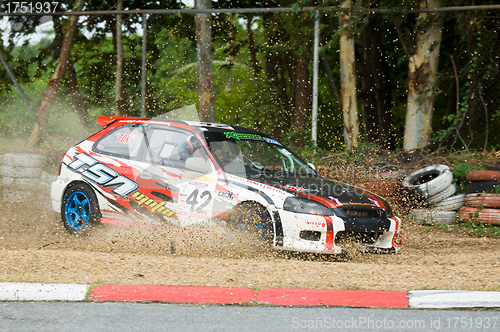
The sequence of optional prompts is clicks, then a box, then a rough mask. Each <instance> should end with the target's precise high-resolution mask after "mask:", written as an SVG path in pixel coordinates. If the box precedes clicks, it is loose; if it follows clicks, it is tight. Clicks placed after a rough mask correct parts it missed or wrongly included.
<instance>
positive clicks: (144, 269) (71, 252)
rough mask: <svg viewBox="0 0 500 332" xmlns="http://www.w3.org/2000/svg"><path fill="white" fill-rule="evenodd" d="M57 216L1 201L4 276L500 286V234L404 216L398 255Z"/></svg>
mask: <svg viewBox="0 0 500 332" xmlns="http://www.w3.org/2000/svg"><path fill="white" fill-rule="evenodd" d="M59 218H60V217H59V216H58V215H57V214H55V213H42V214H40V213H38V212H36V211H32V210H30V209H29V207H27V206H26V205H23V206H0V255H1V257H2V258H1V260H0V281H3V282H6V281H11V282H43V283H82V284H101V283H119V284H142V285H144V284H162V285H193V286H234V287H242V286H244V287H253V288H263V287H290V288H335V289H379V290H416V289H451V290H489V291H500V273H498V272H499V271H500V259H499V258H498V257H500V239H495V238H475V237H469V236H467V235H465V234H463V233H462V232H460V231H457V230H451V229H450V230H442V229H437V228H435V227H429V226H420V225H416V224H412V223H409V222H407V221H406V220H404V221H403V226H402V227H403V229H402V235H403V244H402V248H401V250H400V252H399V253H398V254H396V255H379V254H362V255H360V254H355V255H352V256H350V257H346V256H340V257H338V256H336V257H329V258H326V259H325V257H311V256H300V255H290V254H287V253H281V252H272V253H268V252H259V251H252V250H250V251H249V250H247V249H245V246H244V245H243V244H241V243H239V241H238V240H235V241H229V242H231V243H230V244H225V242H227V241H223V240H222V239H221V238H217V237H213V236H207V235H206V234H205V233H201V234H194V235H193V234H178V233H169V232H159V231H153V230H143V229H138V228H124V227H116V226H104V227H101V228H99V229H98V230H97V231H96V232H95V234H93V235H91V236H89V237H84V238H82V237H74V236H71V235H69V234H67V233H66V231H65V230H64V229H63V228H62V226H61V225H62V224H61V222H60V221H59V220H60V219H59ZM173 249H174V250H173ZM173 251H174V252H175V253H172V252H173Z"/></svg>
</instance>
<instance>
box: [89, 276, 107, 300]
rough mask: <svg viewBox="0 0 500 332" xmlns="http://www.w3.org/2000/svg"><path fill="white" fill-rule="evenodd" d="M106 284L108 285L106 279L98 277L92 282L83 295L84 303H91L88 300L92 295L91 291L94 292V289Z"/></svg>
mask: <svg viewBox="0 0 500 332" xmlns="http://www.w3.org/2000/svg"><path fill="white" fill-rule="evenodd" d="M108 283H109V281H108V280H107V279H106V278H104V277H99V278H98V279H97V280H96V281H94V282H92V283H91V284H90V285H89V289H88V290H87V294H86V295H85V300H84V302H91V301H92V300H91V299H90V296H91V295H92V291H93V290H94V288H95V287H99V286H102V285H106V284H108Z"/></svg>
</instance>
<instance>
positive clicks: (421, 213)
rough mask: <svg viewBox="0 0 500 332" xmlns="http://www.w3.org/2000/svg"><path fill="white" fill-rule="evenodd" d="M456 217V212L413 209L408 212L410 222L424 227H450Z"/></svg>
mask: <svg viewBox="0 0 500 332" xmlns="http://www.w3.org/2000/svg"><path fill="white" fill-rule="evenodd" d="M456 215H457V212H456V211H440V210H433V209H414V210H412V211H411V212H410V220H413V221H416V222H418V223H420V224H424V225H451V224H452V223H453V221H454V220H455V216H456Z"/></svg>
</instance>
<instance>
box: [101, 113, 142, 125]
mask: <svg viewBox="0 0 500 332" xmlns="http://www.w3.org/2000/svg"><path fill="white" fill-rule="evenodd" d="M120 120H148V119H147V118H141V117H138V116H102V115H101V116H98V117H97V123H98V124H99V126H101V127H103V128H104V127H107V126H109V125H110V124H112V123H114V122H116V121H120Z"/></svg>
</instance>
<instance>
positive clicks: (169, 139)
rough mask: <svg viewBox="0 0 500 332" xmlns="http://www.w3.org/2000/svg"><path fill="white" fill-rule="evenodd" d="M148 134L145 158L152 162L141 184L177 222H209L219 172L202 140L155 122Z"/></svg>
mask: <svg viewBox="0 0 500 332" xmlns="http://www.w3.org/2000/svg"><path fill="white" fill-rule="evenodd" d="M147 137H148V138H147V142H146V145H147V148H146V150H147V152H146V153H145V155H144V162H145V164H147V165H148V166H147V167H146V168H145V169H144V171H143V172H141V174H140V175H139V177H138V179H137V182H138V183H139V186H140V188H142V189H143V191H144V192H145V193H146V194H149V195H151V196H152V197H156V198H157V201H156V203H158V204H163V206H165V208H168V209H170V210H172V212H167V214H164V216H167V217H168V218H170V219H171V220H170V221H171V222H173V223H174V224H178V225H179V226H183V227H186V226H194V225H207V226H208V224H209V223H210V220H211V216H212V205H213V198H214V191H215V186H216V183H217V173H216V171H215V167H214V166H213V164H212V162H211V161H210V158H208V154H207V152H206V151H205V149H204V148H203V146H202V144H201V142H200V141H199V140H198V138H197V137H196V136H194V135H192V134H191V133H190V132H187V131H184V130H182V129H177V128H175V127H172V126H170V127H166V126H151V127H150V130H149V133H148V135H147ZM148 197H149V196H148ZM143 199H144V198H143ZM158 199H160V200H162V202H164V203H162V202H159V201H158ZM152 204H154V202H153V203H152ZM155 206H157V205H155ZM153 209H154V208H152V209H151V210H153ZM155 211H158V210H155ZM161 213H163V211H162V212H161ZM169 214H170V215H169ZM172 219H173V220H172ZM174 220H175V222H174Z"/></svg>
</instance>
